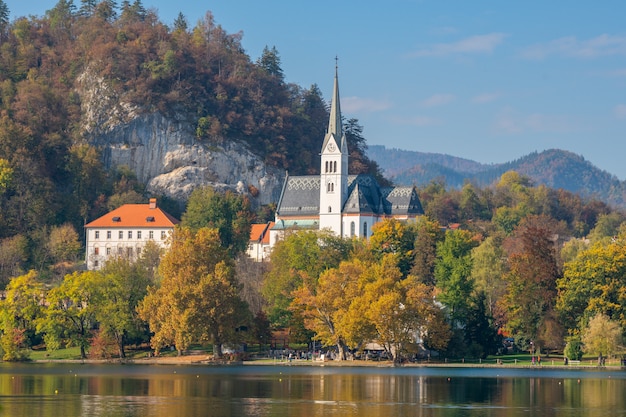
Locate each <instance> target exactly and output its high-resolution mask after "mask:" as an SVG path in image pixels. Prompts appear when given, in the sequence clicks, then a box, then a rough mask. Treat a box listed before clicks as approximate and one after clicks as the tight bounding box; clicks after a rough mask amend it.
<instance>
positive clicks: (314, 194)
mask: <svg viewBox="0 0 626 417" xmlns="http://www.w3.org/2000/svg"><path fill="white" fill-rule="evenodd" d="M342 212H343V213H351V214H369V215H380V216H382V215H417V214H423V210H422V205H421V204H420V201H419V197H418V196H417V191H416V190H415V188H414V187H395V188H381V187H380V186H379V185H378V182H376V179H375V178H374V177H373V176H371V175H363V174H361V175H350V176H349V177H348V197H347V199H346V202H345V204H344V208H343V210H342ZM276 213H277V215H278V216H279V217H289V216H302V217H310V216H317V215H319V213H320V177H319V176H317V175H306V176H287V178H286V180H285V184H284V186H283V191H282V195H281V197H280V200H279V202H278V207H277V208H276Z"/></svg>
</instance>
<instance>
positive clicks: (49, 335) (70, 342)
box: [37, 271, 102, 359]
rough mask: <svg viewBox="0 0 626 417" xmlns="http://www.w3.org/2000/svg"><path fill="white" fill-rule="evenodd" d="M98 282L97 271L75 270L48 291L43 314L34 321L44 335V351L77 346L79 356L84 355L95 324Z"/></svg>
mask: <svg viewBox="0 0 626 417" xmlns="http://www.w3.org/2000/svg"><path fill="white" fill-rule="evenodd" d="M101 283H102V274H101V273H100V272H98V271H83V272H74V273H73V274H71V275H66V276H65V278H64V279H63V282H62V283H61V285H59V286H58V287H56V288H53V289H51V290H50V291H49V292H48V294H47V296H46V301H47V304H46V307H45V309H44V314H43V315H42V317H41V319H40V320H39V321H38V323H37V329H38V331H40V332H41V333H43V334H44V341H45V342H46V349H47V350H50V351H52V350H56V349H58V348H60V347H63V346H78V347H79V348H80V357H81V358H83V359H85V358H86V357H87V348H88V347H89V344H90V340H91V337H92V335H93V333H92V330H93V328H94V326H95V325H96V311H97V308H98V305H99V302H98V297H97V294H98V286H99V285H101Z"/></svg>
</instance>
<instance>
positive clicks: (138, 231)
mask: <svg viewBox="0 0 626 417" xmlns="http://www.w3.org/2000/svg"><path fill="white" fill-rule="evenodd" d="M137 239H141V230H137Z"/></svg>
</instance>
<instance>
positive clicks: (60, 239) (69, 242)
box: [45, 224, 81, 263]
mask: <svg viewBox="0 0 626 417" xmlns="http://www.w3.org/2000/svg"><path fill="white" fill-rule="evenodd" d="M45 246H46V249H47V250H48V252H49V256H50V259H51V260H52V261H53V262H55V263H56V262H76V259H77V257H78V255H79V253H80V249H81V245H80V241H79V238H78V233H76V230H75V229H74V227H73V226H72V225H71V224H63V225H61V226H56V227H53V228H52V229H51V230H50V234H49V235H48V239H47V242H46V244H45Z"/></svg>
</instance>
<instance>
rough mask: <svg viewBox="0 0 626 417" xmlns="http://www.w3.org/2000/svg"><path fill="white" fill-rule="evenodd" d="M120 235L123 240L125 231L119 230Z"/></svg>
mask: <svg viewBox="0 0 626 417" xmlns="http://www.w3.org/2000/svg"><path fill="white" fill-rule="evenodd" d="M118 237H119V239H120V240H121V239H124V232H122V231H121V230H120V232H119V234H118Z"/></svg>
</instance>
